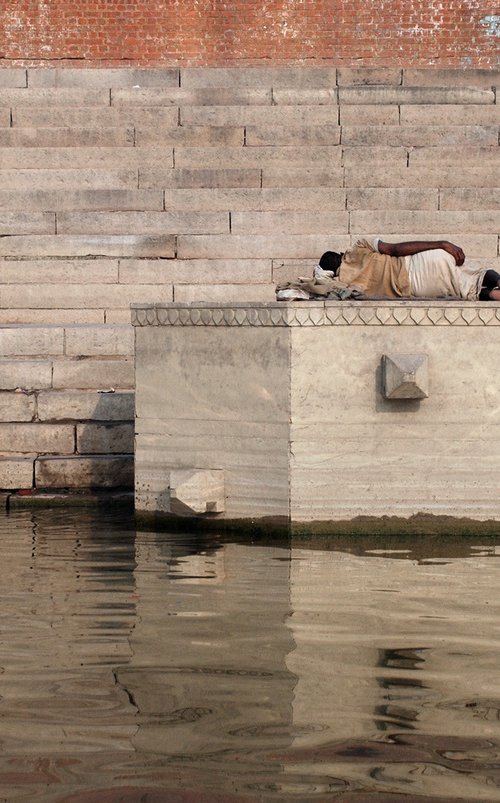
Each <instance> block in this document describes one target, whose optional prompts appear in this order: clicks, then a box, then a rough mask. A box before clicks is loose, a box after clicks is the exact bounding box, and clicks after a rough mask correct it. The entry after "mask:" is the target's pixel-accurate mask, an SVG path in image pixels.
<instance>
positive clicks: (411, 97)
mask: <svg viewBox="0 0 500 803" xmlns="http://www.w3.org/2000/svg"><path fill="white" fill-rule="evenodd" d="M339 102H340V103H341V104H342V103H346V104H348V103H356V104H360V103H370V104H373V103H383V104H394V103H398V104H399V103H418V104H420V105H422V104H427V103H437V104H443V103H454V104H456V103H460V104H468V103H473V104H478V105H479V104H483V103H485V104H489V103H494V102H495V94H494V92H493V91H492V90H491V89H475V88H470V87H464V88H461V87H439V86H422V87H420V86H400V87H381V86H359V87H340V88H339Z"/></svg>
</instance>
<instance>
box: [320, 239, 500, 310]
mask: <svg viewBox="0 0 500 803" xmlns="http://www.w3.org/2000/svg"><path fill="white" fill-rule="evenodd" d="M464 262H465V254H464V252H463V250H462V249H461V248H460V247H459V246H458V245H454V244H453V243H450V242H448V241H447V240H435V241H432V240H428V241H426V240H423V241H418V240H415V241H410V242H403V243H387V242H384V241H382V240H380V239H379V238H376V239H374V240H367V239H363V240H358V241H357V243H355V245H354V246H352V248H349V249H348V250H347V251H346V252H345V253H343V254H341V253H337V252H335V251H326V252H325V253H324V254H323V256H322V257H321V259H320V261H319V266H318V267H317V268H316V269H315V273H314V277H315V280H317V281H321V279H327V278H335V279H337V280H339V281H340V282H341V283H342V284H344V285H347V287H349V288H350V289H351V290H352V291H353V293H354V294H355V296H357V297H361V298H363V297H364V298H367V297H374V296H375V297H378V298H381V297H382V298H446V297H453V298H458V299H461V300H466V301H488V300H491V301H500V274H499V273H497V272H496V271H495V270H491V269H486V268H480V269H477V268H466V267H465V266H464Z"/></svg>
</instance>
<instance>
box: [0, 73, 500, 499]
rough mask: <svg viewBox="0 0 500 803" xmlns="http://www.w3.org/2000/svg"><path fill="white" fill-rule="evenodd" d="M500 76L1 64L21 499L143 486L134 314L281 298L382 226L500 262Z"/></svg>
mask: <svg viewBox="0 0 500 803" xmlns="http://www.w3.org/2000/svg"><path fill="white" fill-rule="evenodd" d="M499 76H500V73H499V72H498V71H488V70H473V71H470V70H401V69H393V68H390V69H389V68H377V69H375V68H372V69H355V68H335V67H332V66H325V67H320V68H303V67H300V66H297V67H292V68H286V69H282V68H275V67H265V68H245V67H242V68H190V69H181V70H178V69H165V70H154V69H153V70H136V69H85V70H81V69H72V68H56V69H42V68H36V69H24V68H14V69H8V70H7V69H0V178H1V183H0V209H1V210H2V215H1V216H0V276H1V277H2V281H1V284H0V490H1V489H2V488H6V489H12V488H16V487H18V488H20V487H32V486H33V483H34V484H35V485H36V487H42V488H45V487H46V488H58V487H85V485H86V484H87V485H88V484H91V485H95V486H97V487H99V485H103V486H105V485H109V484H110V483H111V484H112V485H113V484H114V485H118V486H119V485H122V484H125V485H126V484H127V483H130V481H131V456H130V455H131V451H132V446H131V420H132V418H133V411H132V408H131V407H130V400H131V389H132V387H133V383H134V375H133V356H132V355H133V343H132V339H131V338H132V335H131V331H132V330H131V328H130V326H129V321H130V312H129V305H130V303H134V302H141V303H152V302H161V301H172V300H175V301H183V302H184V301H197V300H211V301H228V300H237V301H250V300H257V301H265V300H273V299H274V286H275V284H276V282H278V281H285V280H287V279H291V278H294V277H295V276H297V275H299V274H301V275H304V274H308V273H310V271H311V267H312V265H313V264H314V263H315V262H316V261H317V259H318V257H319V256H320V254H321V253H322V252H323V251H324V250H326V249H327V248H335V247H337V248H338V249H340V250H344V249H345V248H347V247H348V246H349V245H350V244H351V242H352V241H353V240H354V239H356V238H357V236H359V235H362V234H364V235H374V236H375V235H380V236H382V237H386V238H387V239H392V240H402V239H403V240H404V239H409V238H410V237H412V238H413V237H416V238H418V239H440V238H453V239H456V240H458V241H459V242H460V244H461V245H463V247H464V249H465V251H466V253H467V254H470V255H471V256H474V258H476V259H477V260H478V264H482V263H483V262H484V261H485V260H486V261H487V264H488V265H490V266H491V267H497V268H498V266H499V262H500V256H499V253H500V252H499V233H500V163H499V130H500V104H499V103H498V96H497V89H498V85H499ZM18 388H21V391H19V390H17V391H16V389H18ZM111 388H114V389H115V392H114V393H109V394H108V393H100V391H105V390H110V389H111ZM111 399H112V400H113V401H111ZM115 405H116V406H115ZM127 405H128V406H127ZM31 430H33V432H32V433H31ZM25 450H26V451H25ZM54 450H56V451H54ZM115 453H116V454H115ZM127 472H128V473H127ZM16 483H17V484H16Z"/></svg>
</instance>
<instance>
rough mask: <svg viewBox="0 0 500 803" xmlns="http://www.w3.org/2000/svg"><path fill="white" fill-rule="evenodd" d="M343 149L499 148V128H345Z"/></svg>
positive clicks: (390, 126)
mask: <svg viewBox="0 0 500 803" xmlns="http://www.w3.org/2000/svg"><path fill="white" fill-rule="evenodd" d="M342 144H343V145H368V146H372V145H386V146H387V145H392V146H398V145H399V146H401V145H402V146H407V147H416V146H426V147H429V146H442V145H446V146H447V145H476V146H482V145H486V146H487V145H494V146H497V145H498V126H493V125H491V126H485V125H483V126H481V125H475V126H474V125H469V126H465V125H461V126H460V125H454V126H444V125H432V126H410V125H405V126H401V125H379V126H375V125H373V126H367V125H366V124H365V125H355V126H352V125H351V126H349V125H343V126H342Z"/></svg>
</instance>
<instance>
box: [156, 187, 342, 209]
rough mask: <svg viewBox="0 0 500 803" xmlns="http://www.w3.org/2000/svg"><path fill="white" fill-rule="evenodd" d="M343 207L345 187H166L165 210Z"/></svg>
mask: <svg viewBox="0 0 500 803" xmlns="http://www.w3.org/2000/svg"><path fill="white" fill-rule="evenodd" d="M325 207H326V208H327V209H329V210H333V209H336V210H344V209H345V190H344V189H340V188H325V187H299V188H293V189H292V188H287V187H283V188H281V187H277V188H274V187H269V188H264V189H260V188H259V189H257V188H248V189H196V190H194V189H193V190H188V189H186V190H165V208H166V209H167V211H168V210H174V209H177V210H203V211H207V210H209V209H211V210H212V211H215V210H230V211H231V212H236V211H252V210H254V211H258V212H263V211H279V210H287V209H288V210H294V211H298V210H302V211H304V212H311V211H312V210H313V209H318V210H321V211H323V209H324V208H325Z"/></svg>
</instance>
